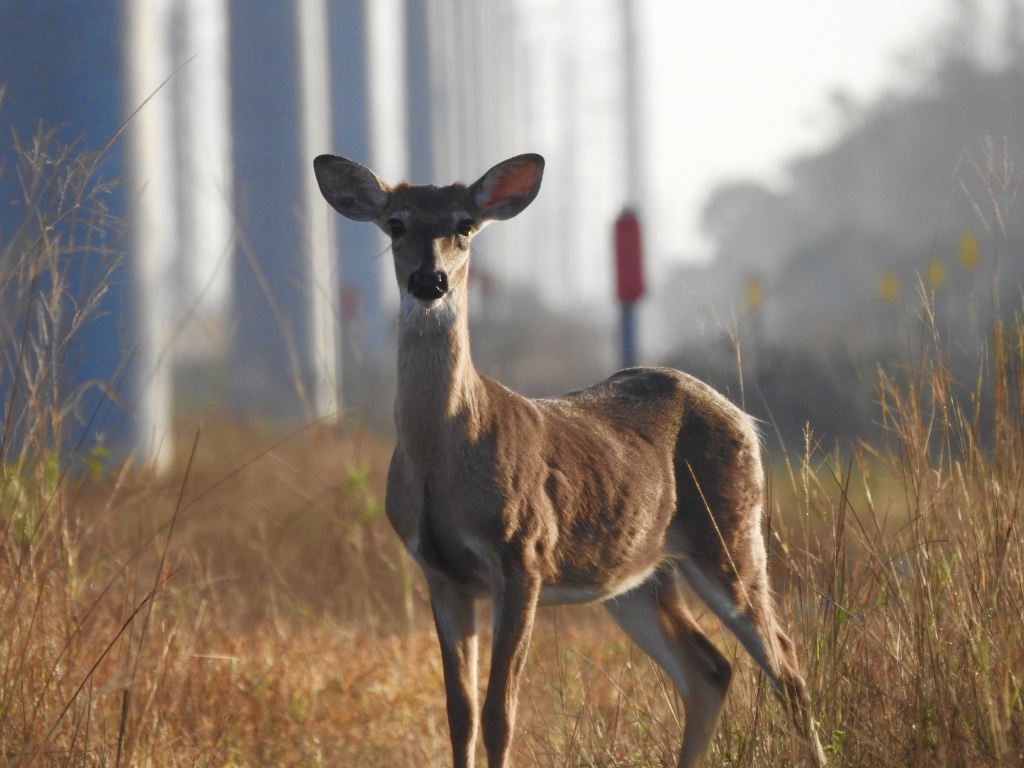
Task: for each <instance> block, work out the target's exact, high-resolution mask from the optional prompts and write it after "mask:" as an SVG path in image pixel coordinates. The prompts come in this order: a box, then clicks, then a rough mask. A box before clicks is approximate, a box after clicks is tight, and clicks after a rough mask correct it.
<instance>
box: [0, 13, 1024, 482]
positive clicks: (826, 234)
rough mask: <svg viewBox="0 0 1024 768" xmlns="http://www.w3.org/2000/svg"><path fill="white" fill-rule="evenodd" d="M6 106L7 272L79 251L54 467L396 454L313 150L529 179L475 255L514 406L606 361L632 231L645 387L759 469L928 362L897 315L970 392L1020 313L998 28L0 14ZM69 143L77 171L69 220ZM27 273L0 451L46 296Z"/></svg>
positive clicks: (387, 344)
mask: <svg viewBox="0 0 1024 768" xmlns="http://www.w3.org/2000/svg"><path fill="white" fill-rule="evenodd" d="M698 5H699V7H697V6H698ZM0 94H2V97H0V125H2V126H3V145H2V146H3V151H2V154H0V157H2V158H3V159H2V160H0V244H2V245H3V251H2V255H3V259H2V263H0V270H2V273H0V279H2V280H3V281H5V285H7V286H9V285H10V284H11V280H12V278H11V275H12V274H14V272H15V266H16V263H21V262H19V261H18V260H19V259H21V258H22V257H21V254H23V253H25V247H26V243H31V242H36V241H38V240H40V239H44V240H45V239H46V238H47V237H48V236H49V234H52V233H54V232H59V231H60V230H61V228H62V227H64V228H66V227H80V228H81V231H80V232H79V233H78V235H77V237H76V238H75V239H74V242H75V243H77V245H76V246H75V247H73V248H68V249H66V252H62V255H61V259H62V261H61V264H62V265H63V266H62V267H61V268H62V269H64V270H65V272H63V273H62V274H63V278H62V279H65V280H66V281H67V284H68V285H70V286H71V288H72V289H73V290H72V291H71V293H70V294H69V295H70V296H71V299H70V304H69V305H68V306H66V307H64V309H63V310H62V312H63V314H61V313H60V312H56V311H54V312H53V313H51V314H53V315H54V317H57V316H58V315H59V317H58V318H57V320H54V319H53V318H52V317H51V318H50V321H48V322H51V323H52V325H53V327H54V328H57V329H58V330H59V329H63V331H64V332H66V333H69V334H70V332H71V331H72V330H73V337H72V335H69V337H68V341H67V343H66V344H65V343H62V344H61V345H60V346H59V350H58V354H57V356H56V358H55V361H56V362H55V364H54V365H53V366H52V367H51V368H47V370H48V371H49V372H50V374H51V378H53V380H54V382H53V387H55V388H59V389H60V390H61V391H62V392H63V393H64V395H65V397H68V396H70V397H69V398H68V400H69V402H72V403H73V407H72V408H70V410H69V411H68V413H67V414H66V416H67V419H68V425H69V426H68V428H67V430H66V431H65V433H64V434H65V436H64V438H63V439H64V440H65V442H66V443H68V444H69V445H71V446H72V451H78V453H79V454H81V455H85V454H88V455H92V456H96V455H97V454H96V451H95V449H90V448H88V446H96V445H100V446H102V448H103V451H102V454H103V456H108V455H109V456H110V457H112V458H120V457H124V456H126V455H128V454H129V453H131V454H132V455H134V456H135V457H136V459H137V460H139V461H143V462H154V463H155V464H156V465H157V466H160V465H163V464H165V463H166V462H167V461H168V459H169V457H170V456H171V455H172V454H173V451H174V436H175V434H176V433H177V430H179V427H180V425H181V424H183V423H186V422H188V420H189V419H194V418H196V417H197V416H201V415H203V414H210V413H216V414H218V415H222V416H224V417H225V418H229V419H238V420H258V421H265V422H266V423H268V424H275V425H289V424H302V423H306V422H309V421H313V420H317V419H325V418H326V419H330V418H334V417H336V416H338V415H344V416H345V417H353V418H356V419H358V420H359V421H360V422H362V423H364V424H367V425H369V426H370V427H371V428H372V429H375V430H381V431H386V430H387V429H389V424H390V411H391V403H392V399H393V390H392V388H393V381H392V380H393V375H392V371H393V368H394V355H395V352H394V346H393V344H394V331H395V314H396V313H395V310H396V308H397V291H396V290H395V287H394V284H393V276H392V272H391V264H390V258H389V254H388V253H387V243H386V242H385V241H384V240H383V238H382V236H381V235H380V233H378V232H376V231H375V230H374V229H373V228H372V227H369V226H367V225H360V224H354V223H351V222H348V221H344V220H341V219H340V218H339V217H338V216H337V215H336V214H334V212H333V211H331V210H330V208H329V207H328V206H327V204H326V203H325V202H324V201H323V200H322V199H321V198H320V196H319V193H318V192H317V190H316V186H315V181H314V178H313V174H312V165H311V163H312V159H313V157H314V156H316V155H318V154H321V153H325V152H330V153H336V154H342V155H345V156H348V157H350V158H353V159H356V160H358V161H360V162H363V163H365V164H367V165H369V166H370V167H371V168H373V169H374V170H375V171H376V172H377V173H378V175H380V176H381V177H383V178H385V179H387V180H390V181H398V180H401V179H405V180H408V181H411V182H414V183H429V182H433V183H448V182H450V181H454V180H461V181H464V182H466V183H469V182H472V181H473V180H475V179H476V178H478V177H479V176H480V175H481V174H482V173H483V172H484V171H485V170H487V169H488V168H489V167H491V166H492V165H494V164H495V163H497V162H499V161H501V160H503V159H505V158H507V157H510V156H512V155H515V154H519V153H522V152H528V151H530V152H540V153H541V154H543V155H544V156H545V157H546V159H547V168H546V172H545V173H546V175H545V181H544V187H543V189H542V191H541V193H540V196H539V198H538V199H537V201H536V202H535V203H534V204H533V205H532V206H531V207H530V209H528V210H527V211H526V212H525V213H524V214H523V215H522V216H520V217H519V218H517V219H516V220H514V221H512V222H508V223H506V224H503V225H502V226H500V227H491V228H488V230H487V231H486V232H485V233H483V235H481V237H480V238H479V239H478V240H477V241H476V242H475V244H474V250H475V253H474V257H473V258H474V264H473V268H474V271H473V277H472V280H473V291H474V295H473V297H472V298H471V305H472V311H473V318H472V323H473V334H474V354H475V358H476V360H477V363H478V367H479V368H481V370H482V371H483V372H485V373H488V374H490V375H493V376H496V377H497V378H499V379H501V380H502V381H503V382H505V383H507V384H508V385H509V386H512V387H513V388H515V389H518V390H520V391H523V392H525V393H526V394H530V395H542V394H553V393H555V392H558V391H563V390H565V389H568V388H572V387H577V386H582V385H585V384H587V383H591V382H593V381H596V380H597V379H599V378H602V377H604V376H606V375H608V374H609V373H611V372H612V371H613V370H615V369H616V368H617V367H618V364H619V359H620V353H619V330H618V322H619V314H618V313H619V307H618V304H617V301H616V289H615V254H614V240H613V225H614V222H615V220H616V218H617V217H618V216H619V214H620V212H621V211H623V210H624V209H625V208H626V207H630V208H632V209H634V210H636V211H637V212H638V215H639V219H640V222H641V225H642V235H643V243H644V264H643V269H644V277H645V283H646V288H647V290H646V294H645V296H644V297H643V299H642V300H641V301H640V303H639V305H638V308H639V317H638V326H637V327H638V331H639V338H638V341H639V352H638V358H639V361H640V362H642V363H645V364H653V363H659V364H668V365H673V366H675V367H680V368H682V369H683V370H687V371H690V372H692V373H694V374H696V375H698V376H700V377H702V378H705V379H707V380H709V381H711V382H712V383H714V384H715V385H716V386H718V387H719V388H721V389H723V390H724V391H726V392H727V394H729V396H730V397H732V398H733V399H734V400H736V401H738V402H740V403H741V404H742V405H743V406H744V407H746V408H747V409H748V410H749V411H751V412H752V413H753V414H754V415H756V416H757V417H758V418H761V419H763V420H764V421H766V422H767V423H768V424H769V425H770V426H769V431H770V432H771V433H773V435H774V436H777V437H778V438H779V439H781V440H782V441H783V442H784V443H793V442H798V441H800V440H802V434H803V430H804V427H805V426H806V425H807V424H810V425H811V426H812V428H813V429H814V430H815V433H816V434H818V435H819V436H820V437H822V439H824V440H826V441H830V442H833V441H848V440H852V439H858V438H862V437H867V436H870V435H871V434H872V433H873V432H874V431H875V430H877V429H878V424H877V422H878V417H877V415H876V412H877V410H878V409H877V404H876V402H875V400H876V397H875V395H874V394H873V389H872V382H877V370H878V367H879V366H883V367H891V369H892V370H894V371H898V370H899V369H900V366H905V365H907V364H908V362H909V361H911V360H913V359H914V355H915V353H916V350H917V349H919V348H920V346H921V345H922V344H923V343H926V342H927V341H928V339H924V338H923V336H922V333H921V331H920V329H919V328H918V330H914V328H915V327H916V326H915V325H914V320H915V318H917V317H918V316H919V315H922V314H928V312H933V313H934V316H935V319H936V324H937V327H939V328H940V329H941V331H942V343H943V344H944V345H945V347H944V349H946V351H947V354H948V356H949V358H950V360H951V365H952V369H953V370H954V372H956V373H958V374H959V375H962V376H963V378H964V380H965V381H967V382H968V383H970V379H971V377H972V376H975V377H976V376H977V364H978V359H979V358H978V355H979V350H983V349H984V348H985V345H986V343H987V340H988V339H989V338H990V333H991V329H992V327H993V324H994V322H995V320H996V318H997V317H999V316H1007V317H1008V316H1010V315H1012V314H1013V313H1014V312H1016V311H1019V310H1020V308H1021V287H1022V285H1024V249H1022V245H1024V217H1022V216H1021V211H1020V198H1019V192H1020V185H1021V182H1022V178H1024V177H1022V168H1024V165H1022V164H1021V162H1020V158H1021V152H1022V151H1024V0H902V1H901V2H900V3H892V2H891V1H890V0H861V2H858V3H856V4H852V3H850V4H833V3H816V2H811V1H810V0H780V2H776V3H772V4H752V3H747V2H743V1H742V0H726V1H725V2H720V3H714V4H711V3H702V4H697V5H694V4H687V3H679V2H675V1H674V0H633V2H630V1H629V0H491V1H490V2H476V1H475V0H294V1H293V2H284V1H283V0H277V1H276V2H266V1H256V0H245V1H244V2H242V1H241V0H234V1H232V0H88V1H86V0H82V1H78V0H60V1H57V0H0ZM61 147H65V148H66V147H70V148H71V149H72V150H73V154H78V153H98V154H95V155H94V156H95V158H96V163H95V164H94V165H93V166H90V169H89V178H90V180H91V183H92V184H93V185H94V186H93V187H91V188H90V189H91V191H90V192H89V194H88V195H87V198H88V200H89V201H90V203H89V207H88V211H89V213H90V216H89V217H87V218H85V219H82V220H77V219H76V220H75V221H74V223H73V224H69V223H68V222H69V219H68V218H67V210H66V208H67V205H66V202H63V201H65V200H66V198H64V197H60V196H59V195H57V192H56V190H57V188H58V187H60V185H61V183H63V182H62V179H65V177H64V176H62V175H61V173H59V172H58V171H59V168H58V166H59V165H60V162H58V161H60V160H61V158H63V157H66V155H64V154H62V150H61V149H60V148H61ZM51 166H52V168H53V169H54V171H53V173H52V174H51V175H50V176H48V177H45V178H48V179H49V181H48V182H47V183H46V184H43V185H41V186H40V185H39V184H38V183H34V182H32V181H31V179H32V178H33V174H32V169H33V168H35V169H37V170H38V169H39V168H40V167H51ZM58 198H59V199H58ZM51 203H52V204H53V205H54V206H55V209H54V210H55V214H54V219H53V221H52V222H50V223H47V224H46V225H45V226H43V225H41V224H40V223H39V222H40V221H41V219H40V217H39V215H38V212H39V210H40V205H42V204H51ZM62 206H63V207H62ZM70 208H71V209H74V210H78V208H76V207H75V206H70ZM47 221H48V222H49V220H47ZM23 274H25V275H27V277H26V282H25V286H26V287H25V289H24V290H20V292H19V293H18V295H19V296H22V298H23V301H22V303H20V304H17V307H15V305H14V304H11V303H10V302H9V301H8V300H7V298H5V303H6V304H7V306H6V307H5V308H4V310H3V312H2V313H0V314H2V315H3V328H2V329H0V331H2V333H3V339H2V340H0V341H2V342H3V349H4V358H3V360H2V361H0V363H2V364H3V366H4V368H3V369H2V370H0V394H2V397H3V403H4V412H5V431H4V442H5V443H6V442H7V441H8V440H9V439H10V435H12V434H13V433H14V431H15V427H16V424H15V423H14V422H16V421H17V420H16V419H15V418H13V417H12V414H14V413H15V412H16V403H17V402H18V398H19V397H22V398H23V397H25V395H24V392H25V391H26V387H24V386H21V385H19V378H18V376H19V375H20V374H18V373H17V372H18V371H20V370H22V369H23V368H24V361H23V357H24V351H25V348H26V345H25V344H24V343H20V344H19V339H24V338H25V337H26V336H28V335H29V334H28V331H27V330H26V329H30V328H34V327H35V326H34V325H33V323H37V322H41V321H37V320H34V319H32V318H33V317H34V316H33V315H32V312H33V311H34V310H33V308H32V299H31V297H32V295H33V293H32V292H33V291H35V290H43V289H44V288H45V287H46V284H47V281H48V280H50V281H52V280H53V277H52V276H48V275H50V273H47V272H45V271H41V272H38V274H37V272H34V271H32V270H29V271H28V272H24V273H23ZM6 295H7V294H5V296H6ZM922 297H923V298H924V300H923V301H922ZM12 307H14V308H12ZM83 308H87V309H88V318H87V321H86V319H85V314H86V313H85V312H84V309H83ZM23 310H24V311H23ZM26 313H27V314H26ZM80 315H81V318H82V321H81V322H77V321H76V320H75V319H76V318H79V316H80ZM61 318H64V319H61ZM68 318H70V319H68ZM908 321H909V322H908ZM61 323H63V325H61ZM48 327H49V326H48ZM81 446H86V449H85V450H84V451H83V450H82V449H81Z"/></svg>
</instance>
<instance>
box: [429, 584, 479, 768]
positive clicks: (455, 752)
mask: <svg viewBox="0 0 1024 768" xmlns="http://www.w3.org/2000/svg"><path fill="white" fill-rule="evenodd" d="M428 584H429V586H430V605H431V608H432V610H433V612H434V625H435V626H436V627H437V639H438V641H440V643H441V663H442V666H443V669H444V688H445V693H446V694H447V702H448V731H449V733H450V735H451V740H452V757H453V760H454V763H455V768H473V751H474V746H475V744H476V730H477V703H476V702H477V699H476V691H477V676H476V675H477V634H476V600H474V599H473V598H471V597H467V596H466V595H464V594H461V593H459V592H458V591H457V590H456V589H455V588H454V587H453V585H452V583H451V582H450V581H449V580H448V579H446V578H444V577H436V578H432V579H431V578H428Z"/></svg>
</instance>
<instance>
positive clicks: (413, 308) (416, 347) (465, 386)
mask: <svg viewBox="0 0 1024 768" xmlns="http://www.w3.org/2000/svg"><path fill="white" fill-rule="evenodd" d="M466 298H467V297H466V290H465V286H460V287H459V288H456V289H455V290H454V291H452V293H451V294H449V296H448V298H447V300H446V301H445V302H442V303H441V304H440V305H438V306H436V307H434V308H432V309H430V310H424V309H423V308H422V307H419V306H418V305H416V304H414V303H412V302H413V300H412V299H409V302H410V303H408V304H405V303H403V306H402V308H401V313H402V317H401V325H400V330H399V336H398V397H397V400H396V403H395V427H396V429H397V433H398V440H399V443H400V444H401V445H402V447H403V448H404V449H405V450H406V451H407V452H409V453H410V454H411V457H412V458H416V457H418V456H422V457H423V458H424V459H429V458H436V456H437V454H438V452H445V451H448V450H451V449H453V447H454V446H455V445H457V444H458V443H461V442H462V441H464V440H466V439H470V440H473V439H474V436H475V435H478V434H479V433H480V431H481V430H482V429H483V424H484V423H485V422H486V409H487V399H486V393H485V390H484V386H483V382H482V381H481V379H480V375H479V374H478V373H477V371H476V369H475V368H474V367H473V360H472V357H471V355H470V349H469V315H468V306H467V302H466Z"/></svg>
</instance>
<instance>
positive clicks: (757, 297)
mask: <svg viewBox="0 0 1024 768" xmlns="http://www.w3.org/2000/svg"><path fill="white" fill-rule="evenodd" d="M762 301H764V289H763V285H762V283H761V278H760V277H751V278H750V279H749V280H747V309H748V310H750V311H751V312H753V311H754V310H756V309H757V308H758V307H760V306H761V302H762Z"/></svg>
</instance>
